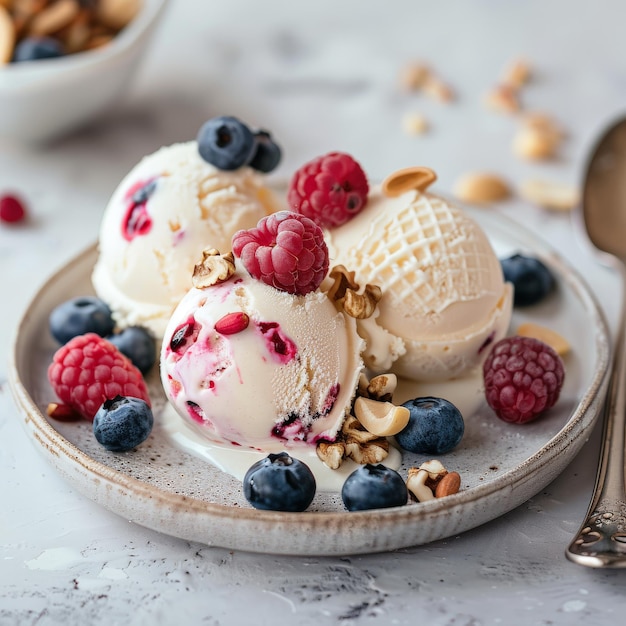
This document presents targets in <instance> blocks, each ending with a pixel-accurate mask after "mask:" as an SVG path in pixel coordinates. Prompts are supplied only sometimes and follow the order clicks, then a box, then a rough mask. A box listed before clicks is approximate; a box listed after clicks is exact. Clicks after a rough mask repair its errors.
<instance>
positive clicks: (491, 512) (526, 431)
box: [11, 211, 610, 555]
mask: <svg viewBox="0 0 626 626" xmlns="http://www.w3.org/2000/svg"><path fill="white" fill-rule="evenodd" d="M470 213H471V214H472V215H473V216H474V217H475V219H477V221H478V222H479V223H480V224H481V225H482V227H483V228H484V229H485V231H486V232H487V234H488V235H489V237H490V239H491V241H492V243H493V245H494V248H495V249H496V252H497V254H498V255H499V256H500V257H502V256H504V255H508V254H510V253H513V252H515V251H523V252H526V253H531V254H534V255H536V256H539V257H540V258H541V259H542V260H543V261H544V262H545V263H546V264H548V265H549V266H550V267H551V269H552V270H553V272H554V273H555V275H556V276H557V279H558V289H557V290H556V292H555V293H554V294H552V295H551V296H550V297H549V298H548V299H547V300H545V301H544V302H542V303H541V304H540V305H537V306H535V307H532V308H531V309H527V310H525V311H524V312H523V313H521V312H519V311H516V312H515V314H514V319H513V323H512V326H513V328H515V327H516V326H517V325H518V324H519V323H520V322H522V321H534V322H537V323H540V324H544V325H546V326H551V327H553V328H555V329H558V331H559V332H560V333H561V334H562V335H564V336H565V337H566V338H568V339H569V340H570V343H571V344H572V346H573V347H572V351H571V352H570V353H569V354H568V355H567V356H566V358H565V364H566V371H567V374H566V381H565V385H564V388H563V390H562V393H561V398H560V400H559V402H558V404H557V406H556V407H555V408H554V409H552V410H551V411H549V413H548V414H546V416H545V417H543V418H542V419H540V420H538V421H536V422H533V423H530V424H527V425H524V426H515V425H511V424H506V423H504V422H501V421H500V420H498V419H497V418H496V417H495V416H494V414H493V413H492V412H491V410H490V409H489V408H488V407H487V406H486V405H485V404H484V402H482V403H481V404H480V406H479V408H478V409H477V410H475V411H474V412H473V413H472V414H471V415H465V422H466V432H465V437H464V439H463V441H462V443H461V445H460V446H459V447H458V448H457V449H456V450H454V451H453V452H451V453H449V454H447V455H445V457H441V460H442V461H443V462H444V464H445V465H446V467H447V468H448V469H449V470H456V471H458V472H459V473H460V474H461V476H462V490H461V491H460V492H459V493H458V494H456V495H453V496H449V497H447V498H442V499H439V500H432V501H430V502H425V503H421V504H417V503H413V504H409V505H407V506H404V507H399V508H392V509H383V510H373V511H361V512H356V513H349V512H347V511H346V510H345V509H344V507H343V505H342V503H341V499H340V497H339V496H338V495H334V494H328V493H321V494H318V495H317V496H316V498H315V500H314V502H313V504H312V506H311V508H310V509H309V510H308V511H306V512H304V513H280V512H273V511H259V510H255V509H253V508H251V507H250V506H249V505H248V504H247V502H246V501H245V499H244V497H243V495H242V491H241V484H240V483H239V482H238V481H237V480H235V479H234V478H233V477H231V476H230V475H228V474H225V473H223V472H221V471H219V470H217V469H216V468H214V467H213V466H212V465H210V464H208V463H207V462H206V461H204V460H202V459H201V458H199V457H197V456H194V455H192V454H189V453H187V452H184V451H182V450H180V449H179V448H178V447H176V446H175V445H174V444H173V443H172V441H171V439H170V438H169V437H168V436H167V435H166V433H165V430H164V428H163V427H162V426H161V425H160V424H159V416H160V414H161V412H162V411H163V409H164V404H165V402H164V397H163V393H162V391H161V390H160V386H159V382H158V375H157V373H156V372H153V373H152V375H151V376H149V381H148V382H149V385H150V390H151V394H152V396H153V400H154V404H155V421H156V424H155V428H154V430H153V432H152V434H151V435H150V438H149V439H148V441H147V442H145V443H144V444H142V445H141V446H139V447H138V448H137V449H136V450H135V451H132V452H129V453H123V454H116V453H111V452H107V451H106V450H104V449H103V448H102V447H100V446H99V444H98V443H97V442H96V441H95V439H94V437H93V434H92V432H91V424H90V423H88V422H71V423H63V422H57V421H54V420H51V419H48V418H47V417H46V414H45V407H46V405H47V404H48V402H50V401H53V400H54V399H55V396H54V393H53V392H52V390H51V388H50V386H49V384H48V382H47V376H46V369H47V367H48V364H49V363H50V361H51V358H52V354H53V352H54V351H55V349H56V348H57V345H56V344H55V343H54V340H53V339H52V338H51V337H50V335H49V332H48V315H49V313H50V311H51V309H52V308H53V307H54V306H55V305H57V304H58V303H60V302H62V301H64V300H66V299H68V298H70V297H72V296H77V295H84V294H86V293H93V292H92V289H91V285H90V274H91V269H92V267H93V264H94V262H95V259H96V249H95V246H92V247H91V248H89V249H88V250H86V251H85V252H83V253H82V254H80V255H79V256H78V257H76V258H75V259H73V260H72V261H71V262H70V263H68V264H67V265H66V266H65V267H64V268H63V269H62V270H61V271H59V272H57V273H56V274H55V275H53V276H52V277H50V278H49V279H48V281H47V282H46V283H45V285H44V286H43V287H42V288H41V289H40V291H39V292H38V293H37V294H36V295H35V297H34V298H33V300H32V303H31V304H30V306H29V307H28V309H27V311H26V312H25V314H24V316H23V318H22V320H21V322H20V325H19V327H18V330H17V334H16V338H15V343H14V351H13V360H14V362H13V364H12V367H11V377H12V378H11V384H12V389H13V392H14V395H15V398H16V401H17V405H18V408H19V411H20V415H21V416H22V417H23V420H24V425H25V427H26V430H27V433H28V434H29V436H30V437H31V438H32V440H33V441H34V442H35V444H36V445H37V447H38V448H39V449H40V450H41V451H42V452H43V454H44V455H45V456H46V457H47V459H48V460H49V462H50V463H52V465H53V466H54V467H55V468H56V469H57V470H58V471H59V472H60V473H61V474H62V475H63V476H64V477H65V478H66V479H67V480H68V481H69V482H70V483H71V484H72V485H74V487H75V488H76V489H78V490H79V491H81V492H82V493H83V494H85V495H86V496H88V497H89V498H91V499H93V500H94V501H96V502H98V503H99V504H101V505H102V506H104V507H106V508H108V509H110V510H111V511H114V512H116V513H117V514H119V515H121V516H123V517H124V518H126V519H128V520H130V521H132V522H135V523H137V524H141V525H143V526H146V527H149V528H152V529H155V530H158V531H161V532H164V533H167V534H170V535H174V536H176V537H180V538H183V539H187V540H191V541H197V542H201V543H204V544H208V545H216V546H222V547H226V548H231V549H240V550H249V551H255V552H267V553H275V554H301V555H305V554H306V555H339V554H355V553H370V552H376V551H385V550H392V549H396V548H402V547H408V546H413V545H419V544H425V543H428V542H430V541H433V540H437V539H442V538H444V537H449V536H451V535H456V534H458V533H461V532H463V531H465V530H468V529H470V528H473V527H475V526H478V525H480V524H483V523H485V522H487V521H489V520H492V519H494V518H496V517H498V516H500V515H502V514H504V513H506V512H507V511H509V510H511V509H513V508H514V507H516V506H518V505H519V504H521V503H523V502H525V501H526V500H527V499H529V498H531V497H532V496H534V495H535V494H537V493H538V492H539V491H541V490H542V489H543V488H544V487H545V486H546V485H547V484H548V483H550V482H551V481H552V480H553V479H554V478H556V476H557V475H558V474H559V473H560V472H561V471H562V470H563V469H564V468H565V466H566V465H567V464H568V463H569V462H570V461H571V460H572V459H573V457H574V456H575V455H576V453H577V452H578V451H579V450H580V448H581V446H582V445H583V443H584V442H585V441H586V440H587V438H588V437H589V434H590V431H591V429H592V427H593V425H594V423H595V421H596V419H597V417H598V415H599V412H600V407H601V404H602V399H603V396H604V391H605V386H606V380H607V370H608V364H609V353H610V350H609V339H608V329H607V326H606V323H605V320H604V317H603V315H602V313H601V312H600V310H599V308H598V306H597V304H596V302H595V300H594V298H593V296H592V295H591V293H590V291H589V289H588V288H587V287H586V286H585V284H584V283H583V282H582V280H581V278H580V277H579V276H578V275H577V274H576V273H575V272H574V271H573V270H572V269H571V268H570V267H568V266H567V265H566V264H565V263H564V262H563V260H562V259H560V257H559V256H558V255H557V254H556V253H555V252H554V251H552V250H551V249H550V248H549V246H547V245H545V244H543V243H541V242H538V241H537V239H536V237H535V236H534V235H533V234H531V233H529V232H527V231H525V230H524V229H522V228H521V227H520V226H519V225H517V224H514V223H512V222H510V221H508V220H506V219H505V218H503V217H502V216H500V215H498V214H497V213H494V212H487V211H480V212H479V211H470ZM155 369H157V368H155ZM424 460H426V457H419V456H418V455H410V454H407V455H405V458H404V459H403V468H402V470H401V471H404V470H406V468H407V467H410V466H411V465H415V464H417V465H419V463H421V462H422V461H424Z"/></svg>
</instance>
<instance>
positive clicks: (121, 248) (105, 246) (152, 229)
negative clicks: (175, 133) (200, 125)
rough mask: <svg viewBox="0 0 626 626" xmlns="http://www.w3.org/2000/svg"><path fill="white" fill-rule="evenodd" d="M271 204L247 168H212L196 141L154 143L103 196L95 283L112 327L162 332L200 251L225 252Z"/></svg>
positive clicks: (261, 184)
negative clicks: (234, 237) (235, 236)
mask: <svg viewBox="0 0 626 626" xmlns="http://www.w3.org/2000/svg"><path fill="white" fill-rule="evenodd" d="M277 208H278V206H277V205H276V201H275V199H274V197H273V195H272V193H271V192H270V191H269V190H268V189H267V188H266V187H264V181H263V177H262V176H261V175H259V174H258V173H256V172H255V171H254V170H252V169H251V168H248V167H243V168H240V169H238V170H234V171H230V172H226V171H222V170H219V169H217V168H215V167H214V166H212V165H210V164H209V163H207V162H206V161H204V160H203V159H202V158H201V156H200V155H199V153H198V149H197V143H196V142H195V141H191V142H187V143H180V144H175V145H172V146H168V147H164V148H161V149H160V150H158V151H157V152H155V153H154V154H151V155H148V156H146V157H144V158H143V159H142V160H141V161H140V162H139V163H138V164H137V165H136V166H135V167H134V168H133V169H132V170H131V171H130V172H129V174H128V175H127V176H126V177H125V178H124V180H122V182H121V183H120V185H119V186H118V188H117V189H116V191H115V192H114V194H113V196H112V197H111V200H110V201H109V204H108V206H107V208H106V210H105V212H104V216H103V219H102V223H101V227H100V239H99V257H98V261H97V263H96V266H95V269H94V272H93V276H92V282H93V286H94V289H95V290H96V293H97V294H98V296H99V297H100V298H102V299H103V300H104V301H105V302H107V304H108V305H109V306H110V307H111V309H112V310H113V313H114V317H115V320H116V322H117V323H118V325H119V326H121V327H124V326H131V325H142V326H145V327H147V328H149V329H150V330H151V331H152V332H153V333H154V334H155V335H156V336H157V337H161V336H162V335H163V332H164V330H165V326H166V324H167V321H168V320H169V317H170V315H171V313H172V311H173V310H174V307H175V306H176V305H177V304H178V302H179V300H180V299H181V298H182V297H183V295H184V294H185V293H186V292H187V291H188V290H189V289H190V288H191V276H192V273H193V267H194V265H195V263H196V262H197V261H198V259H199V258H200V257H201V253H202V250H203V249H205V248H209V247H212V248H216V249H217V250H219V251H220V252H223V253H226V252H228V251H229V250H230V247H231V238H232V235H233V234H234V233H235V232H236V231H237V230H239V229H242V228H252V227H253V226H256V224H257V222H258V221H259V219H260V218H261V217H263V216H265V215H267V214H269V213H272V212H274V211H275V210H277Z"/></svg>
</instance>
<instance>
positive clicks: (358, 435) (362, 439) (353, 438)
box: [341, 415, 379, 443]
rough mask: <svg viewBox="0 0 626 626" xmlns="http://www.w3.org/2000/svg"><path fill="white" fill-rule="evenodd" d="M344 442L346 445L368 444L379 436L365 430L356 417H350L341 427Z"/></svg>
mask: <svg viewBox="0 0 626 626" xmlns="http://www.w3.org/2000/svg"><path fill="white" fill-rule="evenodd" d="M341 433H342V438H343V441H345V442H346V443H368V442H370V441H374V440H375V439H378V438H379V437H378V435H374V434H373V433H370V432H369V431H368V430H365V428H364V426H363V425H362V424H361V422H359V420H358V419H357V418H356V417H354V415H348V417H347V418H346V420H345V422H344V423H343V426H342V427H341Z"/></svg>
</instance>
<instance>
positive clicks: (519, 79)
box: [502, 59, 531, 89]
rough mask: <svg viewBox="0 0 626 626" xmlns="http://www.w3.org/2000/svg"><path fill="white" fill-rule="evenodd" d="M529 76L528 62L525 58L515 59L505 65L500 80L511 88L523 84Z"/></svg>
mask: <svg viewBox="0 0 626 626" xmlns="http://www.w3.org/2000/svg"><path fill="white" fill-rule="evenodd" d="M530 77H531V69H530V64H529V63H528V61H526V60H525V59H516V60H515V61H513V63H511V64H510V65H509V67H507V69H506V70H505V72H504V76H503V78H502V82H503V83H504V84H505V85H508V86H509V87H512V88H513V89H519V88H520V87H522V86H523V85H525V84H526V83H527V82H528V81H529V80H530Z"/></svg>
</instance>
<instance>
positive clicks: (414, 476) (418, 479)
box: [406, 467, 435, 502]
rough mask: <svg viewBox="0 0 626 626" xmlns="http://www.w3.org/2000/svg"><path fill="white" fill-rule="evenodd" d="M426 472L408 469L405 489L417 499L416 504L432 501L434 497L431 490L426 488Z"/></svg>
mask: <svg viewBox="0 0 626 626" xmlns="http://www.w3.org/2000/svg"><path fill="white" fill-rule="evenodd" d="M427 478H428V472H427V471H426V470H422V469H416V468H414V467H412V468H410V469H409V474H408V478H407V480H406V486H407V489H408V490H409V491H410V492H411V493H412V494H413V495H414V496H415V497H416V498H417V500H418V502H427V501H428V500H434V499H435V495H434V494H433V492H432V489H430V488H429V487H427V486H426V479H427Z"/></svg>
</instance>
